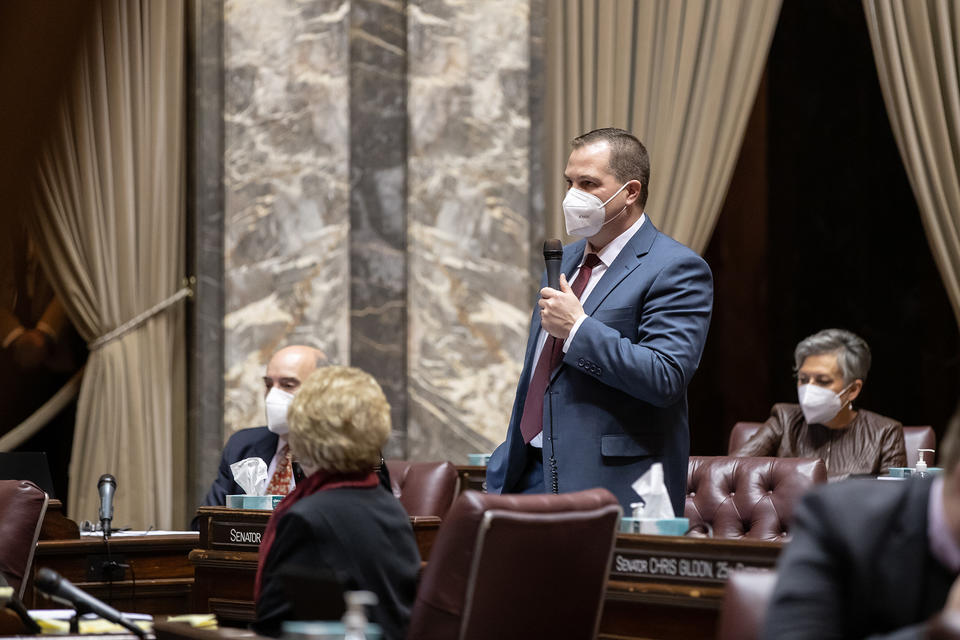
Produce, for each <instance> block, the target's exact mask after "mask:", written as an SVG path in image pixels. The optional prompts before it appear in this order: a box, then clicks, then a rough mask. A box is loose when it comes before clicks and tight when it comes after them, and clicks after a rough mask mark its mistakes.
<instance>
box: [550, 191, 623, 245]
mask: <svg viewBox="0 0 960 640" xmlns="http://www.w3.org/2000/svg"><path fill="white" fill-rule="evenodd" d="M626 186H627V183H626V182H624V183H623V186H622V187H620V188H619V189H617V193H615V194H613V195H612V196H610V197H609V198H607V201H606V202H603V201H602V200H600V198H598V197H597V196H595V195H593V194H592V193H587V192H586V191H581V190H580V189H577V188H576V187H570V188H569V189H567V195H566V196H565V197H564V198H563V222H564V224H565V225H566V227H567V235H571V236H576V237H578V238H590V237H593V236H595V235H597V234H598V233H600V229H602V228H603V226H604V225H606V224H609V223H611V222H613V221H614V220H616V219H617V218H619V217H620V214H621V213H623V212H624V211H626V209H627V205H623V209H620V212H619V213H617V215H615V216H613V217H612V218H610V219H609V220H606V221H604V218H606V215H607V213H606V209H605V208H604V207H606V206H607V203H609V202H610V201H611V200H613V199H614V198H616V197H617V194H618V193H620V192H621V191H623V188H624V187H626Z"/></svg>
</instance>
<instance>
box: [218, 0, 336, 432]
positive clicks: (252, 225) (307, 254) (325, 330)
mask: <svg viewBox="0 0 960 640" xmlns="http://www.w3.org/2000/svg"><path fill="white" fill-rule="evenodd" d="M349 28H350V2H349V1H348V0H299V1H297V0H272V1H271V2H262V1H261V0H227V1H226V3H225V7H224V66H225V70H224V74H225V79H224V82H225V88H224V94H225V96H224V122H225V152H224V155H225V161H224V185H225V238H224V250H225V258H224V263H225V272H226V273H225V292H226V310H225V312H226V313H225V316H224V330H225V334H226V335H225V348H224V351H225V353H224V359H225V365H224V366H225V373H224V375H225V385H226V390H225V399H224V418H225V423H226V426H227V427H228V428H233V429H236V428H242V427H250V426H257V425H261V424H263V423H264V418H263V397H262V396H263V394H262V393H259V391H260V389H261V388H262V387H261V384H260V383H259V379H260V377H261V376H262V375H263V371H264V366H265V364H266V362H267V360H268V359H269V357H270V355H271V354H272V353H273V351H275V350H276V349H277V348H279V347H281V346H284V345H287V344H309V345H313V346H316V347H319V348H321V349H323V350H324V351H325V352H326V353H327V355H328V356H329V357H330V358H331V360H332V361H334V362H340V363H347V362H348V361H349V354H350V322H349V316H350V303H349V290H350V281H349V273H350V269H349V266H350V257H349V228H350V218H349V215H350V214H349V210H350V197H349V168H350V159H349V154H350V143H349V130H350V127H349V57H350V56H349V53H350V52H349V47H348V42H349Z"/></svg>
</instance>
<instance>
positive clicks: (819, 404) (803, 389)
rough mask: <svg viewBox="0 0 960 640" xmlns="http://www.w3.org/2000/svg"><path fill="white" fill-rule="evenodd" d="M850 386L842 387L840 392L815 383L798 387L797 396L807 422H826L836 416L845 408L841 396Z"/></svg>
mask: <svg viewBox="0 0 960 640" xmlns="http://www.w3.org/2000/svg"><path fill="white" fill-rule="evenodd" d="M850 386H851V385H847V386H846V387H844V388H843V389H841V390H840V393H836V392H835V391H833V390H832V389H827V388H826V387H820V386H817V385H815V384H802V385H800V386H799V387H797V398H798V399H799V400H800V409H801V410H803V418H804V419H805V420H806V421H807V424H826V423H828V422H830V421H831V420H833V419H834V418H836V417H837V414H838V413H840V409H842V408H843V400H841V399H840V396H841V395H842V394H844V393H846V391H847V389H849V388H850Z"/></svg>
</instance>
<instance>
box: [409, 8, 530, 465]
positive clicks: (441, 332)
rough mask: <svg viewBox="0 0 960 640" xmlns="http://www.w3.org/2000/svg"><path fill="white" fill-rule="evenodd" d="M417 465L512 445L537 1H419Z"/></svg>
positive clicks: (412, 390) (413, 371) (414, 144)
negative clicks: (508, 437) (532, 12)
mask: <svg viewBox="0 0 960 640" xmlns="http://www.w3.org/2000/svg"><path fill="white" fill-rule="evenodd" d="M407 30H408V36H407V38H408V65H407V69H408V94H407V108H408V112H409V116H408V117H409V139H408V149H409V151H408V156H409V157H408V200H407V207H408V214H407V225H408V238H407V242H408V253H409V265H408V268H409V276H408V280H407V287H408V305H409V316H408V322H409V325H408V331H409V339H408V349H409V351H408V355H407V357H408V372H409V373H408V375H409V380H408V390H409V403H410V404H409V408H408V422H407V428H408V442H409V457H411V458H416V459H450V460H454V461H456V462H465V454H466V453H468V452H472V451H489V450H490V449H491V448H492V446H494V445H495V444H496V443H497V442H499V441H501V440H502V439H503V436H504V433H505V430H506V424H507V420H508V418H509V413H510V408H511V405H512V402H513V397H514V391H515V387H516V382H517V378H518V377H519V374H520V366H521V361H522V358H523V351H524V346H525V343H526V337H527V330H528V326H529V320H530V313H531V308H532V307H531V305H532V303H533V297H532V296H531V285H530V281H531V278H530V273H529V270H530V264H531V263H530V250H529V247H530V244H529V233H530V223H529V219H528V211H529V189H530V170H529V154H528V145H529V137H530V118H529V94H528V80H529V77H528V73H529V42H530V38H529V33H530V26H529V4H528V1H527V0H490V1H489V2H452V1H444V0H411V1H410V2H409V5H408V22H407Z"/></svg>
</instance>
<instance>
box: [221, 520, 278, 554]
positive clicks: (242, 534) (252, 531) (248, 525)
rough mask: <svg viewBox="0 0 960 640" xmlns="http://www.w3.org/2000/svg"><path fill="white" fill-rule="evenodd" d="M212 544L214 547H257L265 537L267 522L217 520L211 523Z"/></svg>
mask: <svg viewBox="0 0 960 640" xmlns="http://www.w3.org/2000/svg"><path fill="white" fill-rule="evenodd" d="M211 526H212V531H211V536H210V538H211V540H210V542H211V543H212V544H211V546H212V547H214V548H224V547H226V548H236V547H247V548H250V549H254V550H255V549H257V548H259V547H260V541H261V540H262V539H263V532H264V531H265V530H266V528H267V525H266V523H263V524H259V523H252V522H217V521H216V520H214V521H213V522H212V523H211Z"/></svg>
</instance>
